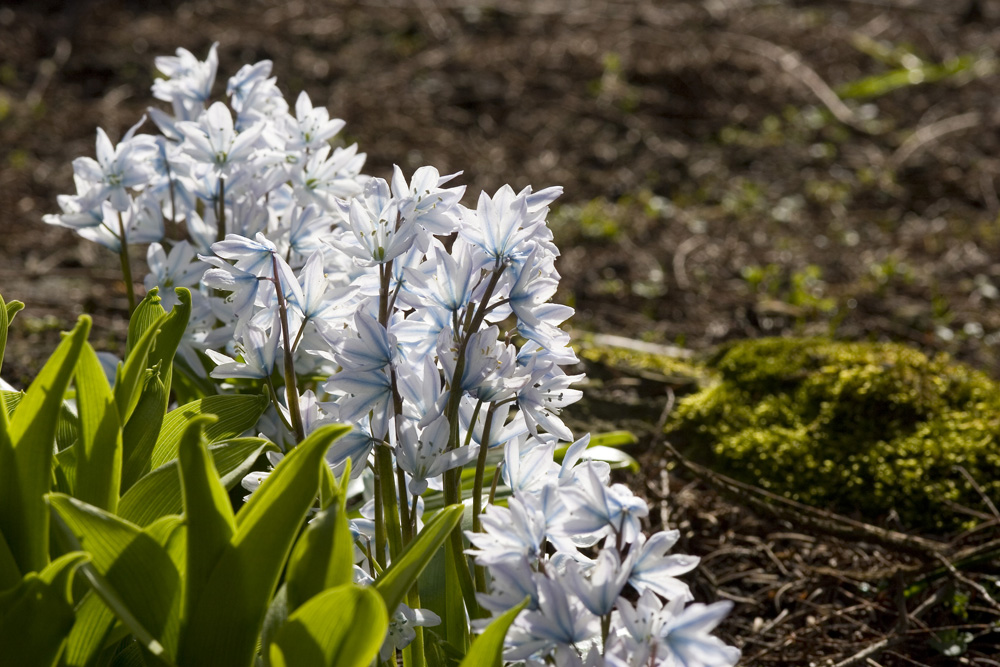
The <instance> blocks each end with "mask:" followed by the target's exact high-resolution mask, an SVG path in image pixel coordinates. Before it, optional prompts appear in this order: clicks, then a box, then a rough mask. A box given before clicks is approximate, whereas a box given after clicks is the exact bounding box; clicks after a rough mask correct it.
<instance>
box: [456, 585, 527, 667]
mask: <svg viewBox="0 0 1000 667" xmlns="http://www.w3.org/2000/svg"><path fill="white" fill-rule="evenodd" d="M530 599H531V598H525V599H524V600H523V601H522V602H521V604H519V605H517V606H516V607H514V608H513V609H509V610H507V611H505V612H504V613H503V614H501V615H500V616H497V617H496V618H495V619H494V620H493V622H492V623H490V624H489V625H488V626H486V630H485V631H484V632H483V634H481V635H480V636H479V637H477V638H476V640H475V641H473V642H472V647H471V648H469V652H468V653H467V654H466V655H465V659H464V660H462V664H461V665H460V666H459V667H500V665H501V664H502V662H503V640H504V637H506V636H507V630H509V629H510V625H511V623H513V622H514V619H516V618H517V615H518V614H520V613H521V611H522V610H523V609H524V608H525V607H526V606H527V605H528V602H529V601H530Z"/></svg>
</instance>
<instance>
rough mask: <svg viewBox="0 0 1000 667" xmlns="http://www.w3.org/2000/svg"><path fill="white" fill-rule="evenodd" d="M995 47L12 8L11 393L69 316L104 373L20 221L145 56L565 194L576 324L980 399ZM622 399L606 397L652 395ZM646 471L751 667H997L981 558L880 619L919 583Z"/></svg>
mask: <svg viewBox="0 0 1000 667" xmlns="http://www.w3.org/2000/svg"><path fill="white" fill-rule="evenodd" d="M970 8H971V9H976V10H978V11H970ZM998 22H1000V6H997V3H995V2H982V3H972V4H971V5H970V4H969V3H968V2H966V1H964V0H963V2H957V1H956V2H953V3H941V2H936V1H935V0H849V1H844V0H841V1H834V0H826V1H821V0H817V1H814V2H806V1H798V2H796V1H787V2H769V1H763V0H704V1H697V2H696V1H687V0H674V1H666V0H620V1H617V2H615V1H611V0H607V1H601V0H592V1H584V0H565V1H561V2H560V1H557V0H536V1H531V0H504V1H503V2H488V1H486V0H416V1H414V2H412V3H411V2H405V1H404V0H367V1H362V2H349V1H347V0H336V1H331V0H325V1H314V2H306V1H305V0H290V1H287V2H286V1H281V0H242V1H240V2H237V1H236V0H216V1H202V0H191V1H185V2H182V1H179V0H146V1H145V2H128V1H126V0H91V1H84V0H78V1H77V2H74V3H64V2H59V1H58V0H47V1H46V0H36V1H35V2H17V1H15V2H10V0H8V2H6V3H3V5H2V6H0V239H2V242H0V292H2V293H3V295H4V297H5V298H8V299H10V298H18V299H21V300H23V301H25V302H26V303H27V306H28V307H27V309H26V310H25V311H24V312H23V313H22V314H21V315H19V316H18V324H17V326H16V327H15V332H14V333H13V335H12V339H11V341H10V344H9V347H8V352H7V356H6V359H5V362H6V363H5V367H4V375H5V378H7V379H9V380H11V381H13V382H15V383H18V384H22V385H23V383H24V382H26V381H27V380H28V379H30V378H31V377H32V376H33V374H34V373H35V372H36V371H37V369H38V367H39V365H40V363H41V362H42V361H43V360H44V358H45V356H46V355H47V353H48V352H49V351H50V350H51V349H52V348H53V347H54V345H55V342H56V340H57V339H58V334H57V332H58V331H59V330H61V329H64V328H66V327H68V326H69V325H70V324H71V323H72V322H73V320H75V318H76V316H77V315H79V314H82V313H89V314H90V315H91V316H92V317H93V318H94V322H95V332H96V334H95V336H92V339H93V340H94V341H95V344H96V345H97V346H98V347H99V348H105V349H111V350H115V349H117V347H118V346H120V345H121V341H122V338H123V333H124V330H125V317H124V316H125V312H126V302H125V289H124V285H123V284H122V282H121V279H120V277H119V273H118V269H117V262H116V259H115V258H114V257H112V256H111V255H110V254H108V253H107V252H105V251H103V250H102V249H100V248H96V247H94V246H92V245H89V244H87V243H86V242H83V241H80V240H78V239H77V238H76V237H75V236H74V235H73V234H72V233H70V232H68V231H66V230H61V229H56V228H52V227H48V226H45V225H43V224H42V223H41V221H40V218H41V215H42V214H43V213H46V212H52V211H54V210H55V209H56V204H55V197H56V195H57V194H58V193H61V192H67V191H69V190H70V188H71V177H72V169H71V167H70V162H71V160H72V159H73V158H74V157H76V156H79V155H92V154H93V150H94V128H95V127H96V126H98V125H99V126H102V127H104V128H105V129H106V130H108V131H109V134H111V136H112V137H115V136H120V134H121V133H122V132H124V131H125V130H126V129H127V128H128V127H129V126H130V125H131V124H132V123H133V122H134V121H135V120H136V119H137V118H138V117H139V116H140V115H141V114H142V112H143V110H144V109H145V107H146V106H147V105H149V104H152V103H153V102H154V101H153V100H152V98H151V96H150V94H149V92H148V90H149V85H150V83H151V77H152V71H151V69H152V59H153V57H154V56H155V55H161V54H169V53H172V52H173V50H174V49H175V48H176V47H178V46H183V47H186V48H188V49H190V50H192V51H193V52H194V53H196V54H199V55H204V53H206V52H207V49H208V48H209V46H210V44H211V43H212V42H213V41H218V42H219V43H220V51H219V53H220V81H219V83H220V87H221V85H224V81H225V78H226V77H228V76H229V75H230V74H232V73H234V72H235V70H236V69H237V68H238V67H239V66H240V65H241V64H243V63H245V62H253V61H256V60H258V59H262V58H270V59H271V60H273V61H274V63H275V74H276V75H277V76H278V77H279V84H280V85H281V86H282V88H283V90H285V91H286V93H287V94H288V95H289V97H291V96H293V95H295V94H297V92H298V91H299V90H303V89H304V90H306V91H308V92H309V94H310V96H311V97H312V99H313V101H314V103H316V104H326V105H327V106H328V107H329V108H330V109H331V112H332V114H333V115H335V116H338V117H341V118H343V119H344V120H346V121H347V128H346V131H345V132H346V138H347V139H348V140H349V141H357V142H358V143H359V145H360V146H361V149H362V150H364V151H366V152H367V153H368V156H369V158H368V168H367V171H368V172H369V173H374V174H376V175H382V176H385V175H387V174H388V173H389V171H390V169H391V166H392V164H393V163H398V164H400V166H402V167H403V168H404V170H405V171H411V170H412V169H414V168H416V167H418V166H421V165H423V164H433V165H435V166H437V167H438V168H440V169H441V170H442V172H449V171H456V170H465V174H464V176H463V180H464V182H466V183H467V184H468V185H469V188H470V191H472V192H476V191H478V190H479V189H486V190H489V191H493V190H495V189H496V188H497V187H499V186H500V185H501V184H503V183H506V182H509V183H511V184H512V185H514V186H515V187H518V188H519V187H522V186H524V185H526V184H529V183H530V184H532V185H534V186H535V187H544V186H548V185H555V184H560V185H563V186H564V187H565V190H566V193H565V196H564V198H563V200H564V201H565V202H566V204H567V205H566V206H564V207H563V208H562V210H561V211H560V212H558V213H557V215H556V222H555V225H556V228H557V234H558V239H559V240H560V243H561V247H562V249H563V251H564V257H563V259H562V263H561V265H560V269H561V271H562V273H563V275H564V285H563V294H562V297H561V298H562V299H563V300H566V301H570V302H571V303H573V304H574V305H575V306H576V308H577V309H578V316H577V318H576V321H575V326H576V327H579V328H581V329H592V330H596V331H602V332H605V333H613V334H619V335H625V336H629V337H632V338H643V339H646V340H649V341H654V342H666V343H680V344H683V345H685V346H687V347H689V348H692V349H695V350H705V349H709V348H710V347H711V346H713V345H715V344H717V343H719V342H723V341H726V340H730V339H734V338H741V337H748V336H761V335H775V334H782V333H832V334H834V335H836V336H838V337H842V338H846V339H869V338H870V339H893V340H905V341H909V342H911V343H915V344H917V345H919V346H921V347H922V348H923V349H925V350H927V351H947V352H950V353H952V354H954V355H955V356H957V357H958V358H960V359H962V360H965V361H968V362H970V363H973V364H975V365H977V366H979V367H981V368H984V369H985V370H987V371H989V372H991V373H992V374H993V375H994V376H997V375H1000V356H998V354H997V346H996V343H997V341H998V340H1000V308H998V307H997V303H996V302H997V300H998V299H1000V289H998V287H997V285H998V284H1000V263H997V262H996V261H995V260H994V258H995V257H997V256H998V250H1000V234H998V233H997V232H998V226H997V216H998V211H1000V195H998V193H997V184H996V181H997V175H998V174H1000V141H998V136H997V124H998V122H1000V116H998V115H997V113H996V109H995V105H994V99H995V94H996V92H997V89H998V78H997V75H996V71H997V60H996V53H997V51H998V47H1000V30H998ZM961 56H967V57H968V58H970V61H971V63H972V64H970V65H969V66H968V67H966V68H965V69H964V71H963V72H962V73H959V74H957V75H955V76H952V77H950V78H947V79H945V80H943V81H939V82H936V83H923V84H914V83H913V81H914V80H915V79H911V80H910V83H909V84H908V85H904V86H902V87H900V88H899V89H897V90H894V91H891V92H883V93H882V94H879V95H876V96H872V97H870V98H867V99H860V100H848V104H847V105H846V106H844V105H843V104H842V103H841V102H840V100H839V99H838V98H836V97H835V96H834V97H833V98H832V99H831V96H830V87H833V88H837V87H838V86H840V85H842V84H846V83H849V82H852V81H857V80H859V79H861V78H862V77H865V76H870V75H876V74H879V73H884V72H886V71H888V70H891V69H893V68H896V67H899V66H900V63H902V64H907V63H909V64H910V66H912V65H913V63H914V62H918V63H919V62H920V61H914V60H913V58H914V57H918V58H920V59H922V62H925V63H932V64H933V63H946V62H949V61H952V60H953V59H955V58H958V57H961ZM927 71H928V72H930V71H931V70H927ZM620 384H621V386H622V387H624V389H623V391H624V393H623V394H621V396H619V398H620V399H621V400H623V401H624V400H632V399H634V398H635V396H636V393H637V391H638V392H639V393H641V392H642V391H643V390H644V389H643V388H644V385H641V384H637V383H635V382H632V381H631V380H630V379H629V378H621V383H620ZM637 387H638V389H637ZM662 390H663V387H662V386H661V387H660V388H659V389H658V390H657V391H662ZM613 397H614V395H613ZM641 398H643V399H644V400H646V401H647V402H650V401H652V402H653V403H657V402H659V401H660V400H661V399H659V398H657V397H655V396H654V397H653V398H652V399H650V397H649V396H644V397H641ZM613 400H616V399H614V398H613ZM657 412H658V410H656V409H654V410H653V412H652V413H650V416H649V418H648V419H647V421H650V420H651V422H650V423H655V419H656V413H657ZM648 441H649V436H648V434H647V439H646V443H647V445H648ZM643 456H644V463H645V464H646V466H645V468H644V470H645V471H647V474H644V475H642V476H639V477H638V478H636V479H634V480H633V482H634V483H635V485H636V486H637V488H642V489H645V490H646V491H647V493H648V494H649V497H650V498H651V499H652V500H654V501H656V500H657V499H659V498H661V497H662V496H664V495H665V491H666V490H667V489H670V493H669V494H668V495H669V498H670V501H669V503H664V504H663V505H662V508H663V513H664V515H663V516H658V517H657V518H656V519H655V521H654V523H658V522H659V521H667V520H668V521H669V522H670V523H671V525H679V526H680V527H681V528H682V530H683V532H684V535H685V538H684V541H685V543H684V545H683V546H684V548H685V549H687V550H688V551H689V552H691V553H698V554H702V555H704V561H705V562H704V566H703V567H702V568H701V570H700V571H699V575H698V578H697V580H696V586H697V587H698V589H699V590H698V593H699V597H700V598H713V599H714V598H717V597H720V596H723V597H730V598H733V599H736V600H737V601H738V602H739V604H738V606H737V609H736V611H735V612H734V614H733V616H732V617H731V619H730V620H729V621H727V623H726V624H725V625H724V626H723V628H722V632H723V634H724V635H725V636H727V637H728V638H729V639H730V640H731V641H734V642H736V643H737V644H739V645H741V646H742V647H743V649H744V652H745V655H746V664H775V665H777V664H787V665H809V664H816V665H833V664H835V663H837V662H838V661H841V660H845V659H848V658H849V657H850V656H852V655H856V654H857V653H858V652H859V651H862V650H863V649H865V648H866V647H870V646H875V647H876V648H878V642H879V641H880V640H883V639H884V638H888V644H887V645H885V646H882V647H881V650H878V651H874V652H873V653H871V654H870V656H868V657H865V656H861V657H860V658H859V659H858V660H857V661H856V662H854V663H851V664H873V665H879V664H882V665H912V664H946V663H948V664H950V663H951V662H952V661H954V660H955V659H956V658H954V657H947V656H944V655H943V654H942V653H941V652H940V651H939V650H937V649H935V648H934V647H933V646H932V642H933V641H939V642H944V643H947V642H948V640H949V638H954V637H956V636H960V635H961V634H962V633H970V635H971V636H972V637H973V640H972V641H971V643H970V644H969V646H968V648H967V651H966V653H965V654H964V655H963V656H962V657H961V659H962V660H965V661H966V664H981V665H995V664H1000V663H998V662H995V661H993V660H992V656H994V655H996V654H997V646H996V642H995V640H993V639H992V638H991V636H990V634H991V633H990V631H991V626H990V624H991V623H992V622H993V621H995V620H996V617H997V612H996V604H995V603H993V601H992V598H991V597H990V596H989V590H994V591H995V590H996V588H995V584H994V581H995V579H994V578H992V575H993V574H994V573H995V570H996V568H995V563H994V561H992V560H989V559H987V560H986V562H985V563H980V564H979V565H978V566H977V567H976V569H975V570H974V571H973V570H970V571H969V572H968V573H967V575H965V574H962V573H961V572H960V573H959V575H958V576H955V575H950V576H946V577H943V578H939V579H934V582H933V583H932V585H930V586H929V587H928V589H927V590H926V591H923V592H920V591H917V592H914V593H913V594H912V596H910V597H903V596H902V595H901V591H902V590H903V588H902V587H903V583H907V584H909V583H912V582H913V581H917V580H919V579H920V577H921V576H923V574H914V572H918V573H926V572H928V571H930V569H932V568H934V567H937V566H938V565H939V563H934V562H929V561H927V559H926V558H923V559H921V558H918V557H914V556H912V555H901V554H900V553H898V551H894V550H892V549H887V548H885V547H877V546H873V545H872V544H871V542H866V541H859V540H838V539H834V538H832V537H829V536H826V535H825V534H824V533H822V532H820V531H819V530H818V529H815V528H803V527H802V526H799V525H796V522H795V520H794V518H791V519H789V518H787V517H786V518H784V519H775V518H765V517H764V516H763V515H762V514H755V513H754V512H751V511H749V510H748V509H747V508H746V507H745V505H746V503H744V502H741V501H739V500H738V499H736V500H734V499H732V498H730V497H724V496H722V495H719V494H717V493H716V492H715V491H712V490H710V489H708V488H706V487H705V486H704V485H702V484H701V483H699V482H692V481H690V479H691V478H690V476H685V475H682V474H679V473H677V472H672V473H670V474H669V475H667V477H666V478H665V479H666V482H664V481H663V480H661V476H660V473H659V470H661V469H664V461H663V454H662V450H661V449H659V448H655V447H653V448H650V447H647V448H646V451H645V453H644V454H643ZM650 471H655V472H650ZM664 474H666V473H664ZM996 523H997V522H996V521H993V528H988V529H987V530H984V531H981V532H980V533H979V534H977V535H976V536H973V537H971V538H967V539H968V540H972V541H973V542H974V541H975V540H977V539H979V540H981V541H985V539H986V538H985V537H983V535H985V534H987V533H989V534H991V535H992V534H993V533H990V532H989V531H995V524H996ZM908 568H916V569H915V570H913V571H911V570H910V569H908ZM892 572H899V573H900V574H891V573H892ZM903 573H905V575H904V574H903ZM963 578H964V579H963ZM904 579H905V581H904ZM901 582H902V583H901ZM942 582H943V583H942ZM969 582H971V583H969ZM976 586H979V587H980V588H982V587H986V588H982V590H980V589H979V588H976ZM987 589H989V590H987ZM934 595H939V597H937V598H935V597H933V596H934ZM962 596H966V597H967V598H968V600H967V602H965V603H963V602H962V600H963V599H965V598H963V597H962ZM927 600H931V602H930V603H929V604H927V605H926V608H924V609H921V605H922V604H923V603H924V602H925V601H927ZM918 612H919V613H918ZM866 660H867V661H868V662H867V663H866ZM843 664H848V663H843Z"/></svg>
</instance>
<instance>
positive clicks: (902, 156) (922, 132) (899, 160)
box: [886, 111, 983, 171]
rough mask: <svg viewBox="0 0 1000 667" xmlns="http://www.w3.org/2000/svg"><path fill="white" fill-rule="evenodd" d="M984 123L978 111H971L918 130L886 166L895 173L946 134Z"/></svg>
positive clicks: (898, 149) (897, 150)
mask: <svg viewBox="0 0 1000 667" xmlns="http://www.w3.org/2000/svg"><path fill="white" fill-rule="evenodd" d="M982 121H983V115H982V114H981V113H980V112H978V111H969V112H966V113H963V114H959V115H957V116H949V117H948V118H943V119H941V120H939V121H936V122H934V123H930V124H929V125H924V126H923V127H919V128H917V130H916V131H915V132H914V133H913V134H911V135H910V136H909V137H908V138H907V139H906V141H904V142H903V144H902V145H901V146H900V147H899V148H897V149H896V152H895V153H893V154H892V156H891V157H890V158H889V161H888V162H887V163H886V166H888V167H889V169H891V170H893V171H895V170H896V169H899V168H900V167H902V166H903V164H904V163H905V162H906V161H907V160H909V159H910V158H911V157H913V156H914V155H916V154H917V153H918V152H919V151H921V150H923V149H924V148H925V147H926V146H928V145H929V144H932V143H934V142H935V141H937V140H938V139H940V138H941V137H943V136H945V135H946V134H952V133H953V132H960V131H962V130H968V129H971V128H974V127H976V126H977V125H979V124H980V123H982Z"/></svg>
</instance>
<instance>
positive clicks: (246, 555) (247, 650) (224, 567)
mask: <svg viewBox="0 0 1000 667" xmlns="http://www.w3.org/2000/svg"><path fill="white" fill-rule="evenodd" d="M348 430H350V428H349V427H347V426H340V425H330V426H324V427H321V428H319V429H317V430H316V431H315V432H313V433H312V434H311V435H310V436H309V437H308V438H306V439H305V440H304V441H303V442H302V443H301V444H299V445H298V446H297V447H296V448H295V449H293V450H292V451H291V452H289V454H288V455H287V456H285V458H284V459H282V460H281V462H279V463H278V465H277V466H276V467H275V469H274V471H273V472H272V473H271V474H270V475H269V476H268V478H267V480H266V481H265V482H264V483H263V484H262V485H261V487H260V488H259V489H258V490H257V491H256V492H255V493H254V494H253V495H252V496H251V497H250V501H249V502H248V503H247V504H246V505H244V506H243V508H242V510H241V511H240V513H239V515H238V516H237V517H236V532H235V534H234V535H233V537H232V542H231V544H230V548H228V549H226V550H224V551H223V553H222V554H221V556H220V557H219V558H218V559H216V560H215V561H214V562H212V563H211V567H212V569H211V577H210V578H209V579H208V581H207V582H206V583H205V584H204V586H203V587H201V588H200V589H195V588H193V587H192V588H188V589H187V590H188V591H190V598H189V599H188V600H189V602H190V605H189V606H188V607H187V609H189V613H187V614H186V617H185V626H186V629H185V633H184V635H183V636H182V638H181V646H180V649H179V651H178V656H177V662H178V663H179V664H182V665H194V664H206V665H213V666H214V667H228V666H232V667H246V665H249V664H250V662H251V661H252V659H253V654H254V651H255V649H256V643H257V637H258V636H259V634H260V630H261V625H262V624H263V621H264V615H265V613H266V611H267V608H268V601H269V600H270V599H271V596H272V594H273V593H274V590H275V588H276V587H277V584H278V579H279V578H280V575H281V571H282V569H283V567H284V565H285V563H286V561H287V559H288V555H289V552H290V551H291V548H292V544H293V543H294V541H295V538H296V537H297V536H298V532H299V528H300V527H301V525H302V522H303V521H304V520H305V517H306V514H307V513H308V511H309V508H310V507H311V506H312V504H313V502H314V501H315V499H316V495H317V493H318V492H319V478H320V466H321V465H324V466H325V465H326V461H325V460H324V454H325V453H326V450H327V449H329V447H330V444H331V443H332V442H333V440H335V439H336V438H338V437H340V436H341V435H343V434H344V433H346V432H347V431H348ZM183 465H184V464H183V462H182V469H183ZM186 483H187V482H186V481H185V484H186ZM185 509H186V511H187V512H188V517H189V521H190V520H191V519H192V518H193V516H194V515H193V509H192V508H191V507H188V506H186V507H185ZM189 530H190V529H189ZM194 539H195V537H194V535H193V534H192V533H190V532H189V534H188V542H189V543H190V542H191V541H193V540H194ZM192 554H193V552H192V551H191V550H190V549H189V560H188V572H189V574H188V579H189V582H190V580H191V575H190V572H191V570H192V568H193V567H194V563H193V562H192V561H191V557H190V556H191V555H192ZM198 567H199V568H202V567H206V566H204V565H201V564H199V565H198ZM237 592H238V594H236V593H237Z"/></svg>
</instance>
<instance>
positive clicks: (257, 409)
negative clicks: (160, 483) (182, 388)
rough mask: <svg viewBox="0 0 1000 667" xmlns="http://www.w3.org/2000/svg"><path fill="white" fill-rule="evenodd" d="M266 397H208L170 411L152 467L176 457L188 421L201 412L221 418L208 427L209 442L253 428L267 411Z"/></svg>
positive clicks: (231, 436)
mask: <svg viewBox="0 0 1000 667" xmlns="http://www.w3.org/2000/svg"><path fill="white" fill-rule="evenodd" d="M266 408H267V397H266V396H261V395H242V394H235V395H227V396H207V397H205V398H202V399H199V400H197V401H192V402H191V403H188V404H186V405H182V406H180V407H179V408H177V409H175V410H171V411H170V412H169V413H167V416H166V418H164V420H163V426H162V428H161V429H160V436H159V438H158V439H157V441H156V446H155V447H154V449H153V457H152V461H151V464H152V467H153V468H159V467H160V466H161V465H163V464H164V463H166V462H167V461H171V460H173V459H176V458H177V446H178V444H179V443H180V438H181V434H182V433H183V432H184V428H185V427H186V426H187V424H188V422H190V421H191V420H192V419H194V418H195V417H197V416H198V415H215V416H216V417H218V418H219V419H218V421H216V422H215V423H213V424H210V425H208V426H206V427H205V438H206V439H207V440H208V443H209V444H212V443H214V442H218V441H219V440H229V439H230V438H235V437H236V436H238V435H240V434H241V433H243V432H244V431H246V430H247V429H249V428H251V427H252V426H253V425H254V424H256V423H257V420H258V419H260V416H261V415H262V414H264V410H265V409H266Z"/></svg>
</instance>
